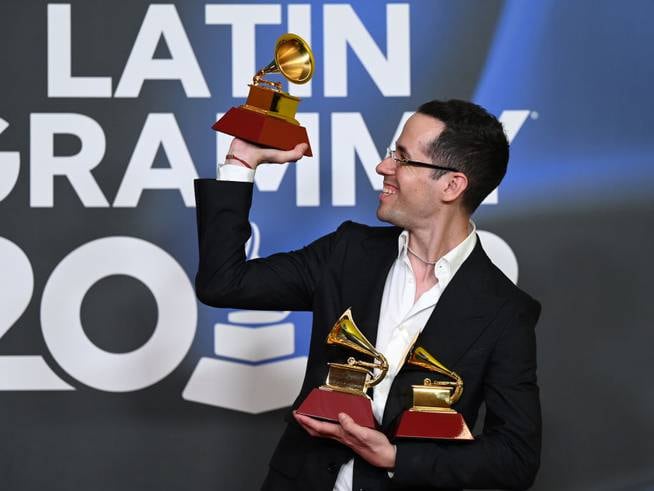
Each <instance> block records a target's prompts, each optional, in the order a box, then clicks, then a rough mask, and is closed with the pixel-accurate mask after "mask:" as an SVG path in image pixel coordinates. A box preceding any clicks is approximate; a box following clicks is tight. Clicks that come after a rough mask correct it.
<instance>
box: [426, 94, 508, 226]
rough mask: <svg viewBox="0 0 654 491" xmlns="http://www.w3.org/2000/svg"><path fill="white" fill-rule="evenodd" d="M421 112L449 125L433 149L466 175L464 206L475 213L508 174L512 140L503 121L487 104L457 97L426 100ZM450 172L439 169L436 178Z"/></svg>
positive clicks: (433, 153)
mask: <svg viewBox="0 0 654 491" xmlns="http://www.w3.org/2000/svg"><path fill="white" fill-rule="evenodd" d="M418 112H419V113H421V114H425V115H427V116H431V117H432V118H435V119H438V120H440V121H442V122H443V123H444V124H445V129H444V130H443V132H442V133H441V134H440V136H439V137H438V138H436V140H434V141H433V142H432V143H431V145H430V148H429V152H430V154H431V157H432V159H433V162H434V163H436V164H442V165H446V166H448V167H453V168H455V169H458V170H459V171H460V172H462V173H464V174H465V175H466V177H467V178H468V188H467V189H466V190H465V191H464V193H463V198H462V199H463V206H464V207H465V208H466V210H467V211H468V212H469V213H471V214H472V212H474V211H475V210H476V209H477V207H478V206H479V205H480V204H481V202H482V201H483V200H484V198H486V196H488V195H489V194H490V192H491V191H492V190H493V189H495V188H496V187H497V186H498V185H499V184H500V182H501V181H502V178H503V177H504V175H505V174H506V167H507V164H508V162H509V142H508V141H507V139H506V135H505V134H504V129H503V128H502V124H501V123H500V122H499V121H498V120H497V118H496V117H495V116H493V115H492V114H489V113H488V111H486V110H485V109H484V108H483V107H481V106H478V105H477V104H473V103H472V102H466V101H460V100H456V99H452V100H449V101H430V102H426V103H425V104H423V105H422V106H420V107H419V108H418ZM446 172H447V171H441V170H437V171H435V172H434V177H435V178H437V177H440V176H442V175H443V174H445V173H446Z"/></svg>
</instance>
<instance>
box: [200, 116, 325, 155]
mask: <svg viewBox="0 0 654 491" xmlns="http://www.w3.org/2000/svg"><path fill="white" fill-rule="evenodd" d="M212 128H213V129H214V130H216V131H220V132H221V133H226V134H228V135H232V136H235V137H237V138H240V139H241V140H246V141H249V142H251V143H256V144H257V145H261V146H264V147H270V148H277V149H279V150H291V149H292V148H294V147H295V145H297V144H298V143H306V144H307V145H309V147H308V148H307V150H306V151H305V152H304V155H306V156H307V157H311V156H312V155H313V153H311V144H310V143H309V137H308V136H307V130H306V129H305V128H304V127H303V126H300V125H297V124H293V123H289V122H288V121H285V120H283V119H281V118H277V117H275V116H267V115H266V114H264V113H260V112H257V111H252V110H250V109H244V108H242V107H233V108H231V109H230V110H229V111H227V113H226V114H225V115H224V116H223V117H222V118H220V119H219V120H218V121H216V122H215V123H214V124H213V126H212Z"/></svg>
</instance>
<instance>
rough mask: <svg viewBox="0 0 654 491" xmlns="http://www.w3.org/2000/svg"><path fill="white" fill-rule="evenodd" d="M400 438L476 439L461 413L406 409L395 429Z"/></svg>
mask: <svg viewBox="0 0 654 491" xmlns="http://www.w3.org/2000/svg"><path fill="white" fill-rule="evenodd" d="M395 436H396V437H398V438H431V439H438V440H474V438H473V436H472V433H470V430H469V429H468V425H467V424H466V422H465V421H464V419H463V416H461V415H460V414H459V413H456V412H452V413H438V412H429V411H411V410H409V411H404V414H402V417H401V418H400V422H399V424H398V425H397V430H395Z"/></svg>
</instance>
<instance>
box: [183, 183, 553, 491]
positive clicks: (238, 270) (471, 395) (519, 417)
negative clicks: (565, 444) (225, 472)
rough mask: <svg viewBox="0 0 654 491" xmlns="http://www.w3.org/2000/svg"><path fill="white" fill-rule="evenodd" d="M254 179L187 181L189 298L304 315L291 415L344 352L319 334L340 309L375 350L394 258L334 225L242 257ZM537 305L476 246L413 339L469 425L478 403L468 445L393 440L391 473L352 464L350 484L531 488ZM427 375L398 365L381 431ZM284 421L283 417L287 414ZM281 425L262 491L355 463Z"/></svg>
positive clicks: (350, 227)
mask: <svg viewBox="0 0 654 491" xmlns="http://www.w3.org/2000/svg"><path fill="white" fill-rule="evenodd" d="M252 188H253V186H252V184H250V183H239V182H221V181H216V180H213V179H201V180H197V181H196V182H195V192H196V201H197V221H198V237H199V249H200V254H199V257H200V262H199V268H198V273H197V277H196V292H197V295H198V298H199V299H200V300H201V301H202V302H203V303H205V304H208V305H212V306H215V307H231V308H245V309H273V310H310V311H312V312H313V327H312V335H311V343H310V350H309V358H308V364H307V371H306V374H305V377H304V382H303V384H302V389H301V391H300V394H299V396H298V398H297V399H296V401H295V402H294V404H293V408H296V407H297V406H298V405H299V404H300V403H301V402H302V401H303V400H304V398H305V397H306V396H307V394H308V393H309V391H311V389H313V388H315V387H318V386H320V385H321V384H323V383H324V382H325V379H326V376H327V363H328V362H329V361H342V360H344V359H345V358H346V357H347V356H348V353H346V352H345V351H344V350H342V349H340V348H338V347H327V346H326V344H325V339H326V336H327V333H328V331H329V329H330V328H331V327H332V325H333V323H334V322H335V320H336V319H337V318H338V317H339V316H340V314H341V313H343V311H344V310H345V309H346V308H347V307H352V313H353V316H354V319H355V320H356V322H357V325H358V326H359V327H360V328H361V330H362V332H363V334H364V335H365V336H366V337H367V338H368V339H369V340H370V342H371V343H373V344H375V340H376V337H377V325H378V320H379V310H380V306H381V298H382V292H383V288H384V283H385V280H386V276H387V274H388V271H389V269H390V267H391V265H392V263H393V261H394V259H395V258H396V257H397V237H398V235H399V234H400V233H401V230H400V229H399V228H397V227H369V226H365V225H360V224H356V223H352V222H345V223H343V224H342V225H341V226H340V227H339V228H338V229H337V230H336V231H335V232H333V233H331V234H329V235H326V236H324V237H322V238H320V239H318V240H316V241H315V242H313V243H311V244H310V245H308V246H306V247H304V248H302V249H299V250H296V251H293V252H289V253H282V254H274V255H272V256H269V257H267V258H260V259H255V260H250V261H246V258H245V252H244V251H245V248H244V244H245V242H246V241H247V239H248V238H249V236H250V225H249V222H248V213H249V209H250V205H251V201H252ZM539 313H540V305H539V303H538V302H536V301H535V300H533V299H532V298H531V297H529V296H528V295H527V294H526V293H524V292H522V291H521V290H520V289H518V288H517V287H516V286H515V285H514V284H513V283H512V282H511V281H510V280H508V279H507V278H506V277H505V276H504V275H503V274H502V272H500V271H499V269H497V267H495V266H494V265H493V264H492V263H491V261H490V260H489V259H488V256H487V255H486V253H485V252H484V250H483V249H482V247H481V245H480V242H479V240H478V241H477V246H476V247H475V249H474V250H473V252H472V253H471V255H470V256H469V257H468V259H467V260H466V261H465V262H464V263H463V265H462V266H461V268H460V269H459V271H458V272H457V273H456V275H455V276H454V278H453V279H452V280H451V282H450V284H449V285H448V286H447V288H446V289H445V291H444V292H443V294H442V296H441V298H440V299H439V301H438V304H437V306H436V308H435V309H434V312H433V314H432V315H431V317H430V318H429V321H428V322H427V325H426V326H425V328H424V330H423V331H422V333H421V334H420V336H419V338H418V341H417V343H418V344H420V345H422V346H424V347H425V348H426V349H427V350H428V351H429V352H430V353H432V354H434V355H435V356H436V357H437V358H438V359H439V360H441V361H442V362H443V364H444V365H445V366H447V367H448V368H450V369H452V370H454V371H456V372H457V373H459V375H461V377H462V378H463V380H464V383H465V385H464V392H463V396H462V398H461V399H460V400H459V402H458V403H457V404H456V405H455V406H454V407H455V409H456V410H457V411H458V412H460V413H461V414H462V415H463V416H464V418H465V420H466V422H467V423H468V425H469V426H470V427H472V426H473V425H474V422H475V420H476V418H477V413H478V410H479V408H480V405H481V404H482V402H485V403H486V417H485V420H484V429H483V433H482V434H481V435H479V436H477V437H476V439H475V441H473V442H464V443H462V442H444V441H438V442H436V441H406V440H398V441H394V442H393V443H395V444H396V445H397V460H396V468H395V470H394V471H395V472H394V476H393V478H392V479H391V478H389V477H388V474H387V472H386V471H385V470H381V469H377V468H374V467H372V466H370V465H368V464H367V463H366V462H365V461H363V460H362V459H359V458H355V472H354V486H353V489H356V490H358V489H366V490H383V489H412V490H413V489H416V490H417V489H445V488H510V489H522V488H526V487H529V486H530V485H531V483H532V482H533V480H534V477H535V474H536V471H537V469H538V465H539V455H540V442H541V417H540V404H539V399H538V386H537V385H536V345H535V335H534V326H535V324H536V321H537V319H538V316H539ZM425 376H426V372H425V371H424V370H421V369H418V368H412V367H410V366H405V367H404V368H402V369H401V370H400V372H399V373H398V374H397V376H396V377H395V379H394V381H393V384H392V386H391V390H390V393H389V396H388V400H387V403H386V408H385V411H384V416H383V421H382V425H381V428H380V429H381V431H383V432H385V433H386V434H387V435H388V436H389V438H391V440H392V432H393V429H394V424H395V423H396V420H397V418H398V417H399V416H400V414H401V413H402V411H404V410H405V409H407V408H409V407H411V398H412V391H411V385H412V384H419V383H422V380H423V379H424V377H425ZM289 414H290V413H289ZM287 420H288V421H289V424H288V426H287V429H286V430H285V432H284V434H283V436H282V438H281V440H280V442H279V444H278V446H277V449H276V450H275V452H274V454H273V457H272V459H271V462H270V472H269V474H268V477H267V478H266V481H265V483H264V489H269V490H284V491H288V490H295V489H298V490H300V489H301V490H309V489H311V490H325V491H332V488H333V485H334V481H335V479H336V475H337V473H338V470H339V468H340V466H341V465H342V464H343V463H345V462H346V461H348V460H349V459H351V458H353V457H355V455H354V454H353V452H352V451H351V450H350V449H349V448H347V447H344V446H342V445H340V444H338V443H337V442H335V441H332V440H326V439H319V438H313V437H311V436H309V435H308V434H307V433H305V432H304V430H302V429H301V428H300V427H299V426H298V425H297V424H296V423H295V421H294V420H293V418H291V417H289V416H287Z"/></svg>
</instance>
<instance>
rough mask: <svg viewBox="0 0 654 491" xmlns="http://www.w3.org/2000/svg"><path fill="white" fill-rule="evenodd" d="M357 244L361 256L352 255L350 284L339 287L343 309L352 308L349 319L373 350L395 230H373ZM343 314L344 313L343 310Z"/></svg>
mask: <svg viewBox="0 0 654 491" xmlns="http://www.w3.org/2000/svg"><path fill="white" fill-rule="evenodd" d="M373 230H374V232H373V234H372V235H371V236H369V237H368V238H366V239H364V240H363V241H362V243H361V249H360V251H361V254H360V255H359V254H355V255H353V256H354V258H353V263H351V266H350V267H351V268H352V270H353V271H352V273H354V274H353V275H352V276H350V275H349V274H348V275H347V277H351V278H352V284H350V285H343V291H344V292H345V293H344V296H343V299H342V301H343V303H344V305H345V304H347V305H345V308H347V307H352V317H353V318H354V321H355V322H356V324H357V326H358V327H359V329H360V330H361V332H362V333H363V335H364V336H365V337H366V338H367V339H368V341H370V343H372V345H373V346H374V345H375V343H376V342H377V328H378V326H379V309H380V308H381V301H382V295H383V293H384V285H385V284H386V277H387V276H388V272H389V270H390V268H391V266H392V265H393V261H394V260H395V258H396V257H397V237H398V235H399V234H400V233H401V230H400V229H399V228H397V227H383V228H377V229H373ZM343 310H345V309H343Z"/></svg>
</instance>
